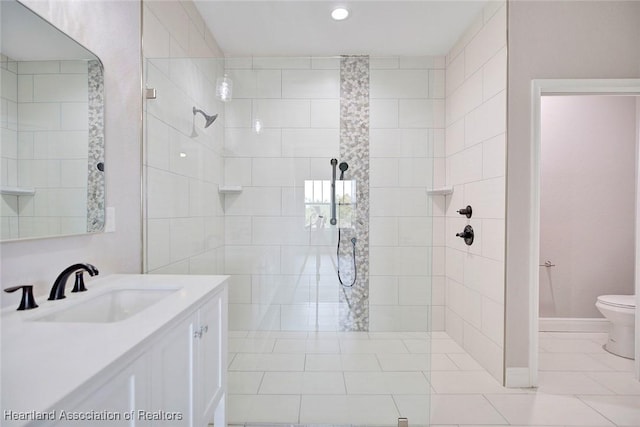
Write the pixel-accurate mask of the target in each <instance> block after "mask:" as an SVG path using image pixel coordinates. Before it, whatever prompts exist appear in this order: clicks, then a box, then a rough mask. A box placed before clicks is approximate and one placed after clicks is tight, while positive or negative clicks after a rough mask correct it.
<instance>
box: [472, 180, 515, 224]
mask: <svg viewBox="0 0 640 427" xmlns="http://www.w3.org/2000/svg"><path fill="white" fill-rule="evenodd" d="M464 194H465V198H466V200H467V203H468V204H470V205H471V206H473V215H474V217H476V218H504V216H505V186H504V178H492V179H487V180H483V181H478V182H472V183H469V184H465V189H464Z"/></svg>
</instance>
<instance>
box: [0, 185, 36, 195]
mask: <svg viewBox="0 0 640 427" xmlns="http://www.w3.org/2000/svg"><path fill="white" fill-rule="evenodd" d="M0 194H2V195H3V196H4V195H7V196H33V195H34V194H36V190H35V188H29V187H5V186H4V185H3V186H2V187H0Z"/></svg>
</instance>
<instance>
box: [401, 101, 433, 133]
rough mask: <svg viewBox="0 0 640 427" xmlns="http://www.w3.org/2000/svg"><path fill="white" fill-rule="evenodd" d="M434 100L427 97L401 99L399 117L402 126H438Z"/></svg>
mask: <svg viewBox="0 0 640 427" xmlns="http://www.w3.org/2000/svg"><path fill="white" fill-rule="evenodd" d="M434 105H435V104H434V101H431V100H426V99H419V100H418V99H400V100H399V101H398V119H399V126H400V127H401V128H430V127H435V126H436V122H437V120H436V118H435V115H436V114H435V113H436V112H435V108H434Z"/></svg>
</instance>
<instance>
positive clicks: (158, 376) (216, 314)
mask: <svg viewBox="0 0 640 427" xmlns="http://www.w3.org/2000/svg"><path fill="white" fill-rule="evenodd" d="M226 306H227V304H226V291H225V292H219V293H218V294H216V295H214V296H213V297H212V298H210V299H208V300H207V301H205V302H204V303H203V304H202V305H200V306H199V307H198V308H197V309H196V310H195V311H194V312H193V313H192V314H191V315H190V316H188V317H187V318H186V319H184V320H182V321H181V322H180V323H179V324H178V325H177V326H175V327H173V328H172V329H171V330H170V331H168V333H166V334H163V336H162V338H161V339H160V340H159V342H157V343H156V344H154V345H153V347H152V349H151V354H150V357H151V381H150V384H151V408H152V409H151V412H152V413H154V412H155V413H157V412H158V411H166V412H167V413H171V412H176V413H181V414H184V417H183V419H182V420H176V419H173V420H172V422H168V421H159V422H153V423H152V425H159V426H172V427H173V426H176V427H177V426H194V427H200V426H207V425H208V424H209V423H213V421H214V416H215V418H216V419H217V422H216V425H224V399H223V398H224V393H225V388H226V387H225V383H226V347H227V346H226V330H227V315H226ZM221 402H222V404H221Z"/></svg>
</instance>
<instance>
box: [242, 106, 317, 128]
mask: <svg viewBox="0 0 640 427" xmlns="http://www.w3.org/2000/svg"><path fill="white" fill-rule="evenodd" d="M252 117H253V120H256V119H260V120H262V124H263V126H264V127H265V128H304V127H309V126H310V124H311V103H310V101H308V100H296V99H256V100H254V102H253V116H252Z"/></svg>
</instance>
